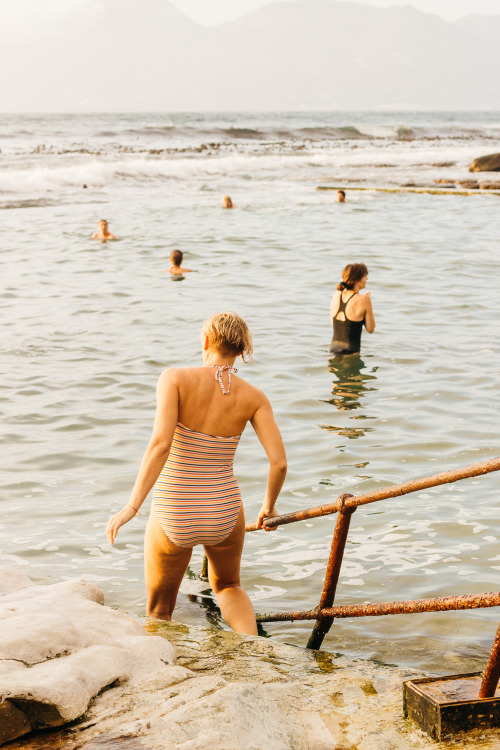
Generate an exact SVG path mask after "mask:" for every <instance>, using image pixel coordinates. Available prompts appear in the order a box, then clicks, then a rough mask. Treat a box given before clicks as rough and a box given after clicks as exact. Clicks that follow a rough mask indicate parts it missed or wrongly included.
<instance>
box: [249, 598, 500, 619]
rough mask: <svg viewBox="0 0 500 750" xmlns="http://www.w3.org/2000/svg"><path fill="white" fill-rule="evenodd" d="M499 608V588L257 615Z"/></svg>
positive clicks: (297, 616)
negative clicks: (473, 592)
mask: <svg viewBox="0 0 500 750" xmlns="http://www.w3.org/2000/svg"><path fill="white" fill-rule="evenodd" d="M486 607H500V591H499V592H494V593H489V594H469V595H466V596H440V597H435V598H434V599H415V600H410V601H407V602H385V603H383V604H348V605H346V606H342V607H327V608H325V609H320V608H319V607H317V608H316V609H310V610H304V611H297V612H276V613H274V614H273V613H269V614H264V615H257V620H258V621H259V622H281V621H285V620H286V621H288V620H290V621H294V620H317V619H320V618H321V617H335V618H337V619H341V618H346V617H377V616H381V615H409V614H412V613H415V612H446V611H447V610H459V609H484V608H486Z"/></svg>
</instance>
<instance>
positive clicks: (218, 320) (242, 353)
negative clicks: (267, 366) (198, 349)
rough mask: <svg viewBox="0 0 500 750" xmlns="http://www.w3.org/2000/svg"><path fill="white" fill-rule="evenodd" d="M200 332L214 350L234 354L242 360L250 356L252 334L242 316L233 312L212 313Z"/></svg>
mask: <svg viewBox="0 0 500 750" xmlns="http://www.w3.org/2000/svg"><path fill="white" fill-rule="evenodd" d="M201 332H202V333H203V334H205V336H208V341H209V344H210V347H211V348H212V349H215V350H216V351H220V352H227V353H229V354H235V355H236V356H237V357H241V358H242V360H243V361H244V362H245V361H246V358H247V357H251V356H252V352H253V343H252V334H251V333H250V331H249V330H248V326H247V324H246V323H245V321H244V320H243V318H240V316H239V315H237V314H236V313H234V312H229V311H227V312H219V313H214V314H213V315H211V316H210V318H209V319H208V320H206V321H205V323H204V324H203V328H202V331H201Z"/></svg>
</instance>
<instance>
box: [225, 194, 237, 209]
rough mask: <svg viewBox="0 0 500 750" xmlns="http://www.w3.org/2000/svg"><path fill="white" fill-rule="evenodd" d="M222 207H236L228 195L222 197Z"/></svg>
mask: <svg viewBox="0 0 500 750" xmlns="http://www.w3.org/2000/svg"><path fill="white" fill-rule="evenodd" d="M222 208H236V206H235V205H234V203H233V201H232V200H231V198H230V197H229V195H225V196H224V197H223V199H222Z"/></svg>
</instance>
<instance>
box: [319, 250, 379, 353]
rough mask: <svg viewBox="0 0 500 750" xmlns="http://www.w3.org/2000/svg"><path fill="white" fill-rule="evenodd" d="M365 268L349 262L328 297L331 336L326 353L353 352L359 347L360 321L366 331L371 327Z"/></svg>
mask: <svg viewBox="0 0 500 750" xmlns="http://www.w3.org/2000/svg"><path fill="white" fill-rule="evenodd" d="M367 280H368V269H367V267H366V266H365V264H364V263H349V265H347V266H346V267H345V268H344V270H343V271H342V281H341V282H340V284H339V285H338V286H337V289H336V291H335V293H334V295H333V297H332V302H331V305H330V318H331V320H332V323H333V339H332V343H331V344H330V349H329V352H330V354H354V353H355V352H359V351H360V349H361V331H362V329H363V324H364V326H365V328H366V330H367V331H368V333H373V331H374V330H375V316H374V314H373V308H372V301H371V296H370V292H368V291H365V293H364V294H361V290H362V289H365V287H366V282H367Z"/></svg>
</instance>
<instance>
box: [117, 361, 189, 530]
mask: <svg viewBox="0 0 500 750" xmlns="http://www.w3.org/2000/svg"><path fill="white" fill-rule="evenodd" d="M178 413H179V388H178V385H177V382H176V378H175V371H173V370H165V371H164V372H163V373H162V374H161V375H160V379H159V380H158V386H157V388H156V414H155V421H154V426H153V434H152V436H151V440H150V441H149V445H148V447H147V448H146V452H145V454H144V457H143V459H142V463H141V466H140V469H139V473H138V474H137V479H136V480H135V484H134V487H133V489H132V492H131V494H130V499H129V501H128V504H127V505H125V507H124V508H122V510H120V511H119V512H118V513H117V514H116V515H114V516H113V517H112V518H110V519H109V521H108V525H107V526H106V534H107V537H108V539H109V541H110V542H111V544H113V542H114V541H115V539H116V535H117V533H118V529H119V528H120V527H121V526H123V525H124V524H125V523H127V521H130V520H131V519H132V518H134V516H136V515H137V512H138V510H139V508H140V507H141V505H142V504H143V502H144V500H145V499H146V498H147V496H148V494H149V492H150V490H151V489H152V487H153V485H154V483H155V482H156V480H157V479H158V476H159V474H160V472H161V470H162V469H163V467H164V465H165V461H166V460H167V458H168V454H169V451H170V446H171V444H172V438H173V436H174V431H175V425H176V424H177V417H178Z"/></svg>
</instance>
